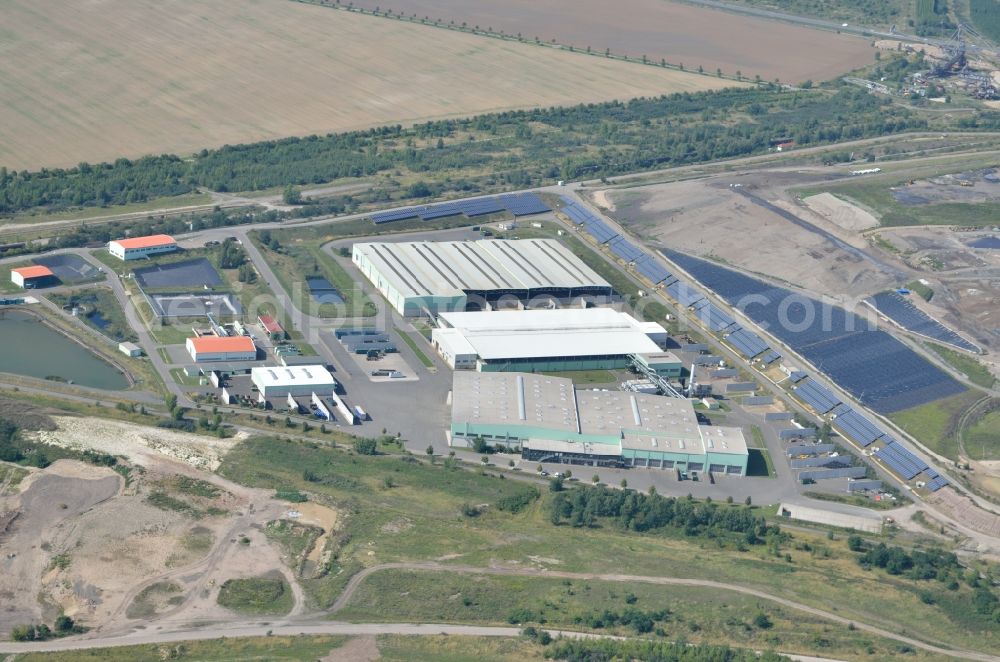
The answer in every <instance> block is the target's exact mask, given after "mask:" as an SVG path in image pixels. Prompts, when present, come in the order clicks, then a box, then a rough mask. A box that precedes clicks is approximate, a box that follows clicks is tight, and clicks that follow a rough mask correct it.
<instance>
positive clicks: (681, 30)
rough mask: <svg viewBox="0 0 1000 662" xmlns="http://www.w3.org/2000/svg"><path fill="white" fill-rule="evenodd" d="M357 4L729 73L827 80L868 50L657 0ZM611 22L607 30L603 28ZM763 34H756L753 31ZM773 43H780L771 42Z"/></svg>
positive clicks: (843, 38) (850, 41)
mask: <svg viewBox="0 0 1000 662" xmlns="http://www.w3.org/2000/svg"><path fill="white" fill-rule="evenodd" d="M354 5H355V6H357V7H364V8H365V9H375V8H376V7H381V10H382V11H385V10H392V11H393V12H396V13H399V12H402V13H404V14H407V15H410V14H417V16H428V17H429V18H430V19H431V20H435V19H441V20H442V21H443V22H445V23H450V22H451V21H454V22H455V24H456V25H461V24H462V23H465V24H467V25H469V26H474V25H478V26H480V28H482V29H486V30H491V31H493V32H499V31H501V30H502V31H504V32H505V33H506V34H512V35H516V34H521V35H523V37H524V38H526V39H528V40H530V41H534V40H535V38H536V37H537V38H538V39H539V40H541V41H543V42H551V41H555V42H556V43H558V44H562V45H563V46H573V47H574V48H576V49H578V50H586V49H587V48H588V47H589V48H590V49H591V51H593V52H596V53H599V54H600V53H604V52H605V50H606V49H610V50H611V53H612V54H618V55H628V56H629V57H631V58H634V59H636V60H640V59H641V58H642V57H643V56H645V57H647V58H648V59H649V60H651V61H653V62H660V60H661V59H665V60H666V61H667V62H668V63H670V64H683V65H684V66H685V68H687V69H688V70H691V71H694V70H697V68H698V67H699V66H700V67H702V68H703V69H704V70H705V71H706V72H710V73H715V71H716V69H722V71H723V72H724V73H726V74H728V75H734V74H735V73H736V72H737V71H740V72H742V74H743V76H745V77H747V78H750V79H753V78H754V77H755V76H758V75H759V76H760V77H761V78H763V79H764V80H774V79H775V78H779V79H781V80H782V81H790V82H796V83H798V82H802V81H805V80H807V79H812V80H827V79H830V78H834V77H836V76H839V75H842V74H844V73H846V72H848V71H851V70H853V69H856V68H858V67H861V66H864V65H866V64H869V63H870V62H871V61H872V59H873V57H874V53H873V51H872V49H871V47H870V46H869V44H868V42H867V41H866V40H865V39H863V38H860V37H854V36H850V35H845V34H836V33H832V32H823V31H818V30H813V29H810V28H804V27H801V26H796V25H791V24H786V23H777V22H771V21H768V20H766V19H761V18H754V17H748V16H741V15H737V14H730V13H726V12H722V11H718V10H713V9H708V8H705V7H696V6H691V5H687V4H682V3H680V2H663V1H662V0H623V1H622V2H617V3H606V2H600V0H550V1H549V2H532V1H531V0H505V1H504V2H497V1H495V0H494V1H492V2H477V3H469V2H463V0H390V1H389V2H384V1H383V0H359V1H357V2H354ZM611 26H613V29H612V28H611ZM764 34H766V35H768V36H767V38H766V39H762V38H761V35H764ZM776 44H780V45H781V46H780V48H775V45H776Z"/></svg>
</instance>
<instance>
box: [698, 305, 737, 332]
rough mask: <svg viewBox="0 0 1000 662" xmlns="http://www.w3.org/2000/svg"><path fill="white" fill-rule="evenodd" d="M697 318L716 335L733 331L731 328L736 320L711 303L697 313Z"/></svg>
mask: <svg viewBox="0 0 1000 662" xmlns="http://www.w3.org/2000/svg"><path fill="white" fill-rule="evenodd" d="M699 317H701V320H702V322H704V323H705V325H706V326H708V328H709V329H711V330H712V331H715V332H716V333H720V332H723V331H730V330H733V327H735V326H736V320H734V319H733V318H732V317H730V316H729V315H728V314H726V313H725V312H723V311H722V310H721V309H720V308H719V307H718V306H716V305H715V304H711V303H710V304H708V305H707V306H705V307H704V308H703V309H702V310H701V311H699Z"/></svg>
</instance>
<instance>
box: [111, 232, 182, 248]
mask: <svg viewBox="0 0 1000 662" xmlns="http://www.w3.org/2000/svg"><path fill="white" fill-rule="evenodd" d="M111 243H113V244H118V245H119V246H121V247H122V248H152V247H153V246H166V245H170V244H176V243H177V242H176V241H174V238H173V237H171V236H170V235H168V234H151V235H149V236H148V237H132V238H131V239H116V240H115V241H113V242H111Z"/></svg>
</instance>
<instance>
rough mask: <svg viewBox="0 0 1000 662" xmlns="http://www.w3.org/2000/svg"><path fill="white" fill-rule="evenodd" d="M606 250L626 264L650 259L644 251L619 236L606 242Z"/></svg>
mask: <svg viewBox="0 0 1000 662" xmlns="http://www.w3.org/2000/svg"><path fill="white" fill-rule="evenodd" d="M608 248H610V249H611V252H612V253H614V254H615V255H617V256H618V257H620V258H621V259H623V260H625V261H626V262H640V261H646V260H649V259H650V258H649V256H648V255H646V253H645V252H644V251H642V250H640V249H638V248H636V247H635V246H634V245H632V243H631V242H629V240H628V239H626V238H625V237H622V236H620V235H619V236H616V237H614V238H612V239H611V241H609V242H608Z"/></svg>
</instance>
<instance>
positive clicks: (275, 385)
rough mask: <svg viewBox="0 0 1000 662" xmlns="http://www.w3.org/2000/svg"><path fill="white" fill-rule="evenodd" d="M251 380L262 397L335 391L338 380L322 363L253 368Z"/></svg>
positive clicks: (307, 394)
mask: <svg viewBox="0 0 1000 662" xmlns="http://www.w3.org/2000/svg"><path fill="white" fill-rule="evenodd" d="M250 381H252V382H253V385H254V386H256V387H257V391H258V392H259V393H260V396H261V397H262V398H268V399H269V398H281V397H285V396H288V395H291V396H312V394H313V393H321V394H327V393H333V392H334V391H336V390H337V380H336V379H334V378H333V375H332V374H330V371H329V370H327V369H326V368H325V367H323V366H321V365H296V366H286V367H279V366H267V367H262V368H252V369H251V370H250Z"/></svg>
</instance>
